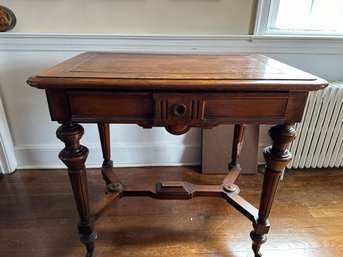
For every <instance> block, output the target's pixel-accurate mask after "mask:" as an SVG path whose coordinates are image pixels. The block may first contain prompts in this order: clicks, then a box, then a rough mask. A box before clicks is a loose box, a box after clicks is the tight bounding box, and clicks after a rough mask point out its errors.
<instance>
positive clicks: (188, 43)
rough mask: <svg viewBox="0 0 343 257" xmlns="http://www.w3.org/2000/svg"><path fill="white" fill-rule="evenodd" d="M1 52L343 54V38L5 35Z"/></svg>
mask: <svg viewBox="0 0 343 257" xmlns="http://www.w3.org/2000/svg"><path fill="white" fill-rule="evenodd" d="M0 51H52V52H54V51H72V52H84V51H121V52H200V53H203V52H250V53H278V54H280V53H285V54H325V55H328V54H334V55H336V54H343V37H322V36H317V37H316V36H312V37H301V36H261V35H238V36H181V35H174V36H173V35H101V34H64V33H57V34H51V33H2V34H0Z"/></svg>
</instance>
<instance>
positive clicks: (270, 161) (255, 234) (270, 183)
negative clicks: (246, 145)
mask: <svg viewBox="0 0 343 257" xmlns="http://www.w3.org/2000/svg"><path fill="white" fill-rule="evenodd" d="M269 135H270V137H271V138H272V140H273V144H272V146H269V147H267V148H265V149H264V152H263V153H264V158H265V161H266V168H265V174H264V181H263V188H262V195H261V201H260V207H259V214H258V220H257V221H256V222H255V223H254V224H253V226H254V230H253V231H252V232H251V233H250V236H251V239H252V240H253V244H252V249H253V251H254V253H255V257H260V256H262V255H261V252H260V248H261V245H262V244H263V243H264V242H266V240H267V236H266V234H267V233H268V231H269V222H268V217H269V213H270V210H271V207H272V203H273V201H274V196H275V193H276V190H277V187H278V184H279V182H280V177H281V174H282V172H283V170H284V169H285V167H286V166H287V164H288V163H289V161H290V160H291V159H292V154H291V153H290V152H289V151H288V149H287V148H288V147H289V144H290V143H291V142H292V141H293V140H294V138H295V130H294V129H293V127H292V126H291V125H289V124H284V125H275V126H272V127H271V128H270V130H269Z"/></svg>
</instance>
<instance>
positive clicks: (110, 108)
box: [68, 91, 154, 123]
mask: <svg viewBox="0 0 343 257" xmlns="http://www.w3.org/2000/svg"><path fill="white" fill-rule="evenodd" d="M68 98H69V105H70V112H71V116H72V119H73V120H77V121H80V122H81V121H84V122H87V121H93V120H106V121H111V122H123V123H134V122H138V121H144V120H150V121H151V120H152V118H153V115H154V106H153V98H152V94H151V93H139V92H137V93H119V92H105V91H104V92H89V91H87V92H79V91H76V92H75V91H71V92H68Z"/></svg>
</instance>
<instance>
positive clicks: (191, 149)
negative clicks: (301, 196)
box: [15, 142, 201, 169]
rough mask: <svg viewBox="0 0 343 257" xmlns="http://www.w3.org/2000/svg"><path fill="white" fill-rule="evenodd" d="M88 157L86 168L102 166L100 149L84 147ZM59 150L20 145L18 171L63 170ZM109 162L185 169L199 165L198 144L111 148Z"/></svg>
mask: <svg viewBox="0 0 343 257" xmlns="http://www.w3.org/2000/svg"><path fill="white" fill-rule="evenodd" d="M87 147H88V149H89V156H88V158H87V161H86V166H87V167H89V168H97V167H100V166H101V164H102V153H101V148H100V146H98V145H87ZM60 150H61V147H60V146H59V145H56V146H46V145H42V146H36V145H31V146H21V147H16V148H15V154H16V157H17V161H18V164H19V165H18V169H58V168H65V166H64V164H63V163H62V162H61V161H60V160H59V159H58V153H59V152H60ZM111 153H112V154H111V155H112V160H113V162H114V166H115V167H144V166H186V165H200V163H201V145H200V144H189V145H184V144H175V143H172V144H168V143H167V142H164V143H163V145H147V144H131V145H112V147H111Z"/></svg>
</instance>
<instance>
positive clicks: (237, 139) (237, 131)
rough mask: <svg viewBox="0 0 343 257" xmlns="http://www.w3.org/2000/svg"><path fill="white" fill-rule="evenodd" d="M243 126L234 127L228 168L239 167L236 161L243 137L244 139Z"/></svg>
mask: <svg viewBox="0 0 343 257" xmlns="http://www.w3.org/2000/svg"><path fill="white" fill-rule="evenodd" d="M244 129H245V124H237V125H235V128H234V132H233V142H232V157H231V162H230V163H229V168H232V167H237V166H238V167H239V164H238V159H239V156H240V154H241V150H242V145H243V137H244Z"/></svg>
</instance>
